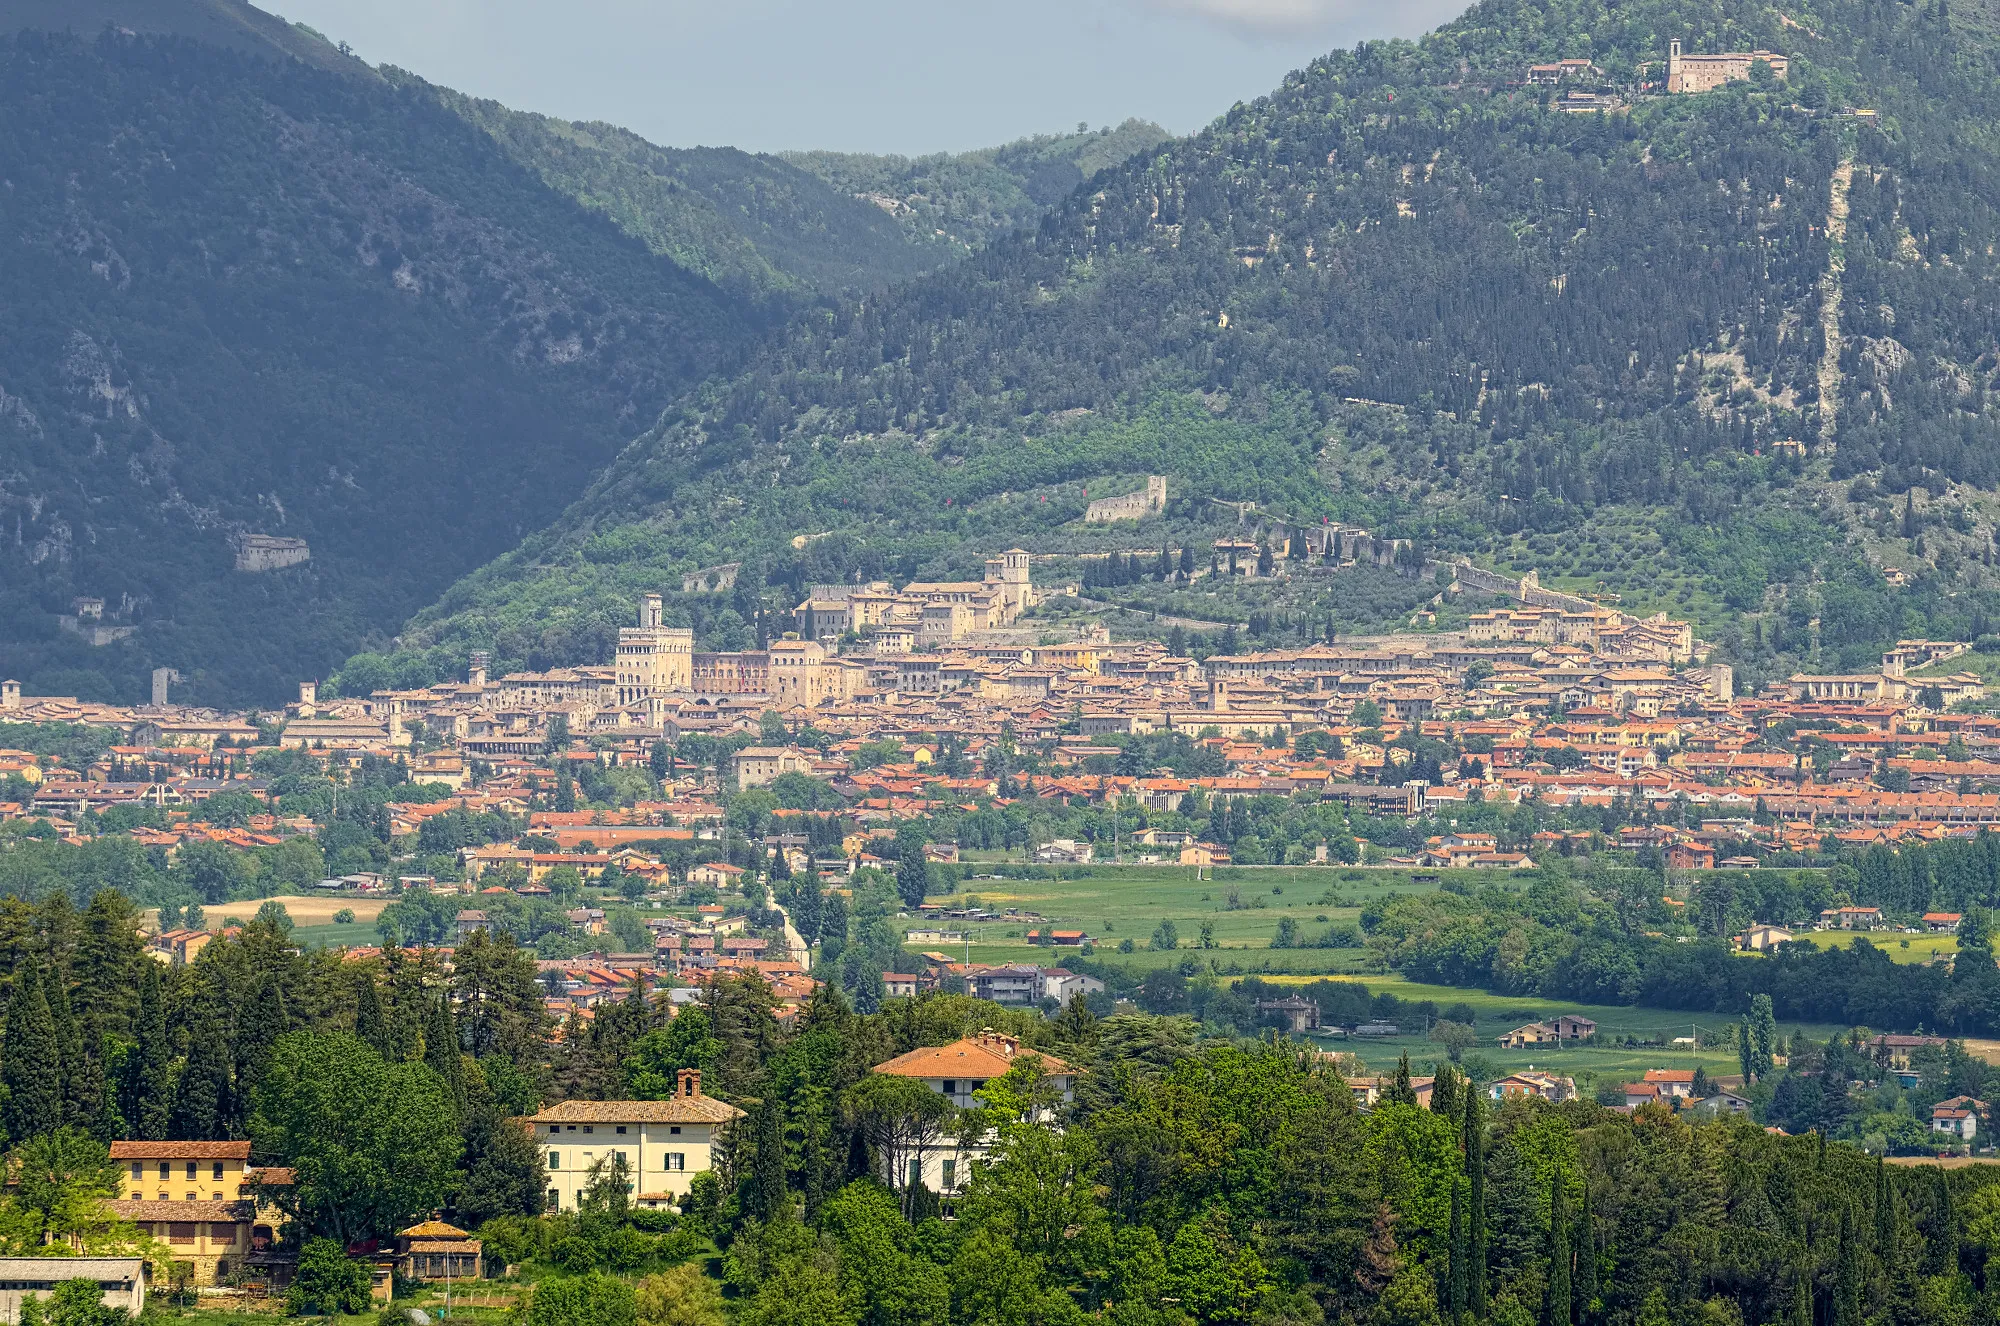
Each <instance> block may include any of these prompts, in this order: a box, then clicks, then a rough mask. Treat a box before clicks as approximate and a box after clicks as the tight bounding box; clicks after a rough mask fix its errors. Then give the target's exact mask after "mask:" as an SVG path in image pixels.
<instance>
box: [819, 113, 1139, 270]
mask: <svg viewBox="0 0 2000 1326" xmlns="http://www.w3.org/2000/svg"><path fill="white" fill-rule="evenodd" d="M1170 137H1171V135H1170V134H1168V133H1167V131H1166V130H1165V129H1162V128H1161V127H1160V126H1159V125H1157V124H1153V123H1150V122H1148V121H1146V120H1127V121H1125V123H1123V124H1121V125H1119V126H1118V127H1117V128H1116V129H1112V128H1109V127H1107V128H1103V129H1098V130H1095V131H1092V130H1088V129H1081V128H1079V129H1078V131H1077V132H1076V133H1073V134H1043V135H1040V136H1037V137H1033V138H1023V139H1020V140H1018V141H1016V142H1012V143H1008V144H1006V145H1004V146H1001V147H991V148H985V149H982V150H980V151H976V152H958V153H952V152H941V153H938V154H936V155H934V156H927V157H914V158H913V157H901V156H870V155H867V154H864V153H853V152H784V153H780V154H779V155H781V156H782V157H783V158H784V159H785V160H786V161H789V162H791V163H792V164H793V165H795V166H798V167H800V168H801V169H804V170H809V171H811V172H812V173H813V174H815V175H817V176H819V177H820V178H821V179H823V180H825V181H826V182H827V183H828V184H831V185H832V186H834V187H835V188H836V189H839V190H842V191H843V192H846V193H849V194H852V195H853V196H855V197H856V198H861V199H865V200H867V201H868V202H869V203H871V204H872V205H873V206H875V207H878V208H880V209H881V210H883V211H884V212H887V213H888V214H889V215H891V216H893V217H895V218H896V219H897V221H898V222H900V223H901V224H902V225H903V226H904V227H905V228H906V229H907V230H908V232H909V233H910V235H911V236H912V237H913V238H915V239H916V240H917V241H918V242H920V243H924V244H931V243H934V242H938V241H943V242H945V243H948V244H949V245H951V246H953V247H955V248H957V249H958V250H960V251H962V252H970V251H973V250H977V249H983V248H985V247H986V246H987V245H988V244H991V243H992V242H993V241H995V240H997V239H1001V238H1003V237H1005V236H1006V235H1009V234H1011V233H1013V232H1014V231H1016V230H1021V229H1024V228H1026V227H1028V226H1032V225H1033V224H1034V223H1035V222H1036V221H1037V220H1038V219H1039V218H1040V217H1041V214H1042V213H1043V212H1044V211H1046V210H1047V209H1048V208H1050V207H1053V206H1055V205H1056V204H1057V203H1059V202H1061V201H1062V200H1063V199H1064V198H1066V197H1068V196H1069V194H1070V193H1071V192H1072V191H1073V190H1074V189H1075V188H1076V186H1077V185H1079V184H1081V183H1083V182H1084V181H1085V180H1087V179H1089V178H1090V177H1091V176H1093V175H1095V174H1097V172H1098V171H1100V170H1103V169H1105V168H1106V167H1109V166H1115V165H1118V164H1119V163H1120V162H1122V161H1124V160H1125V159H1126V158H1127V157H1130V156H1133V155H1135V154H1137V153H1140V152H1149V151H1151V150H1152V149H1154V148H1156V147H1158V146H1159V145H1160V144H1162V143H1164V142H1166V141H1167V140H1168V138H1170Z"/></svg>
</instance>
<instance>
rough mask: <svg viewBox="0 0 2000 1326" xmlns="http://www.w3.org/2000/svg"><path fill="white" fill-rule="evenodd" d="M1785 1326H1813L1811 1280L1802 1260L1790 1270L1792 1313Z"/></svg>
mask: <svg viewBox="0 0 2000 1326" xmlns="http://www.w3.org/2000/svg"><path fill="white" fill-rule="evenodd" d="M1786 1326H1813V1291H1812V1278H1811V1277H1810V1276H1808V1275H1807V1274H1806V1264H1805V1262H1804V1261H1803V1260H1801V1261H1800V1262H1799V1263H1798V1265H1796V1266H1795V1267H1793V1268H1792V1311H1791V1315H1790V1317H1789V1318H1787V1320H1786Z"/></svg>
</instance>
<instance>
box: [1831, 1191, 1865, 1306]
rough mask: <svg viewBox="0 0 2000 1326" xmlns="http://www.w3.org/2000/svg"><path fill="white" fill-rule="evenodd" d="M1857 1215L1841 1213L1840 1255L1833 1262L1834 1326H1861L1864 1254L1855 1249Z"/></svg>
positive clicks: (1847, 1212)
mask: <svg viewBox="0 0 2000 1326" xmlns="http://www.w3.org/2000/svg"><path fill="white" fill-rule="evenodd" d="M1854 1243H1855V1239H1854V1213H1853V1212H1852V1211H1842V1212H1841V1213H1840V1252H1839V1255H1838V1257H1837V1259H1836V1260H1835V1262H1834V1290H1833V1326H1861V1253H1860V1251H1859V1250H1858V1249H1857V1248H1856V1247H1855V1246H1854Z"/></svg>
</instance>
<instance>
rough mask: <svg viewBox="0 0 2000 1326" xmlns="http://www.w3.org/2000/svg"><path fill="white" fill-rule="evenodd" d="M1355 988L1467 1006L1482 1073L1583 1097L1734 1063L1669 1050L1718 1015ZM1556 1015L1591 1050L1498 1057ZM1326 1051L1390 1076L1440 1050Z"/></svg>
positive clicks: (1377, 1043) (1712, 1028)
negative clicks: (1565, 1088)
mask: <svg viewBox="0 0 2000 1326" xmlns="http://www.w3.org/2000/svg"><path fill="white" fill-rule="evenodd" d="M1265 979H1267V980H1272V981H1273V983H1274V984H1303V983H1304V982H1305V981H1306V980H1309V979H1312V978H1310V977H1292V978H1289V979H1288V978H1285V977H1277V978H1271V977H1266V978H1265ZM1360 983H1361V984H1363V985H1365V986H1367V987H1368V989H1369V992H1370V993H1372V994H1385V993H1386V994H1393V995H1395V996H1396V997H1397V998H1398V999H1403V1000H1406V1001H1409V1002H1412V1003H1420V1002H1422V1001H1424V1000H1426V999H1428V1000H1431V1001H1433V1002H1435V1003H1436V1004H1438V1005H1439V1006H1440V1007H1444V1006H1447V1005H1450V1004H1469V1005H1471V1006H1472V1008H1473V1009H1474V1010H1475V1011H1476V1012H1477V1013H1478V1014H1479V1017H1478V1020H1477V1022H1475V1023H1474V1027H1475V1029H1476V1030H1477V1031H1478V1032H1479V1036H1480V1039H1481V1040H1482V1041H1483V1042H1485V1043H1484V1044H1483V1045H1481V1046H1480V1047H1479V1048H1478V1049H1477V1050H1475V1051H1471V1052H1470V1053H1471V1054H1476V1055H1478V1056H1479V1058H1480V1059H1482V1060H1484V1061H1485V1064H1486V1066H1488V1067H1490V1068H1492V1069H1494V1070H1497V1072H1499V1073H1503V1074H1504V1073H1512V1072H1518V1071H1519V1070H1521V1069H1523V1068H1527V1067H1529V1066H1531V1065H1532V1066H1533V1067H1535V1068H1542V1069H1548V1070H1551V1071H1554V1072H1559V1073H1563V1074H1565V1075H1567V1076H1570V1077H1574V1078H1575V1079H1576V1081H1577V1086H1578V1089H1579V1090H1582V1091H1585V1092H1586V1093H1587V1092H1589V1091H1590V1090H1592V1089H1593V1088H1594V1085H1595V1084H1597V1083H1600V1082H1605V1081H1611V1082H1629V1081H1634V1080H1636V1079H1638V1078H1640V1077H1642V1076H1644V1074H1645V1071H1646V1070H1647V1069H1648V1068H1682V1069H1686V1068H1693V1067H1695V1066H1696V1065H1697V1064H1699V1065H1701V1066H1702V1067H1704V1068H1706V1069H1707V1070H1708V1072H1709V1073H1710V1074H1711V1075H1715V1076H1722V1075H1729V1074H1734V1073H1736V1072H1737V1062H1736V1055H1735V1053H1734V1051H1732V1050H1729V1049H1726V1048H1717V1047H1709V1048H1706V1049H1703V1050H1700V1051H1695V1050H1691V1049H1689V1048H1687V1047H1686V1046H1681V1047H1678V1048H1677V1047H1675V1046H1674V1045H1673V1040H1674V1038H1675V1037H1678V1036H1692V1035H1696V1034H1697V1032H1699V1033H1709V1034H1712V1033H1715V1032H1719V1031H1721V1030H1722V1028H1724V1027H1725V1026H1727V1025H1728V1024H1729V1023H1730V1022H1731V1021H1733V1020H1734V1019H1731V1018H1729V1017H1726V1016H1724V1015H1722V1014H1719V1013H1685V1012H1681V1011H1679V1010H1674V1009H1660V1008H1628V1007H1624V1006H1622V1005H1602V1004H1570V1003H1562V1002H1559V1001H1556V1000H1549V999H1536V998H1532V997H1525V996H1520V995H1498V994H1492V993H1489V992H1487V991H1484V990H1461V989H1459V988H1457V987H1456V986H1449V985H1423V984H1419V983H1418V982H1416V981H1409V980H1405V979H1403V978H1402V977H1401V976H1395V975H1388V976H1369V977H1366V978H1365V979H1362V980H1361V982H1360ZM1560 1013H1574V1014H1577V1015H1579V1016H1582V1017H1587V1018H1590V1019H1591V1020H1592V1021H1594V1022H1596V1023H1597V1039H1598V1042H1599V1043H1598V1044H1596V1045H1585V1046H1564V1047H1561V1048H1558V1047H1555V1046H1536V1047H1535V1048H1534V1049H1531V1050H1503V1049H1501V1048H1500V1046H1499V1044H1498V1038H1499V1037H1500V1036H1501V1035H1503V1034H1504V1033H1506V1032H1509V1031H1512V1030H1513V1029H1514V1028H1516V1027H1518V1026H1521V1025H1522V1024H1523V1023H1527V1022H1538V1021H1543V1020H1546V1019H1548V1018H1551V1017H1554V1016H1556V1015H1557V1014H1560ZM1779 1030H1780V1031H1781V1032H1782V1033H1784V1034H1785V1035H1788V1036H1789V1035H1792V1034H1794V1033H1797V1032H1804V1033H1805V1034H1807V1035H1809V1036H1812V1037H1814V1038H1815V1039H1820V1040H1824V1039H1825V1038H1826V1037H1828V1036H1831V1035H1833V1034H1834V1033H1835V1032H1838V1031H1844V1030H1845V1028H1843V1027H1835V1026H1830V1025H1827V1026H1822V1025H1819V1024H1815V1023H1790V1022H1787V1023H1783V1024H1781V1025H1780V1027H1779ZM1627 1036H1631V1037H1636V1038H1637V1039H1639V1040H1642V1041H1647V1040H1658V1041H1662V1042H1664V1044H1661V1045H1654V1046H1647V1045H1640V1046H1622V1045H1616V1044H1612V1043H1611V1042H1613V1041H1616V1040H1618V1039H1621V1038H1623V1037H1627ZM1317 1043H1318V1044H1319V1045H1320V1047H1321V1048H1323V1049H1328V1050H1345V1051H1347V1052H1349V1053H1351V1054H1354V1055H1356V1056H1358V1057H1359V1058H1360V1059H1361V1061H1362V1062H1363V1063H1365V1064H1366V1065H1367V1066H1368V1067H1369V1069H1371V1070H1372V1071H1377V1072H1386V1071H1388V1070H1390V1069H1393V1068H1394V1067H1395V1065H1396V1061H1397V1059H1398V1058H1399V1057H1401V1056H1402V1055H1404V1054H1408V1055H1409V1056H1410V1062H1411V1063H1412V1064H1413V1065H1416V1066H1418V1067H1420V1068H1423V1069H1424V1071H1426V1072H1428V1071H1429V1068H1428V1067H1427V1066H1428V1065H1429V1064H1431V1063H1433V1062H1434V1061H1436V1060H1438V1059H1441V1058H1443V1049H1442V1047H1440V1046H1438V1045H1436V1044H1435V1043H1433V1042H1432V1041H1431V1040H1430V1039H1429V1038H1428V1037H1426V1036H1423V1035H1411V1036H1385V1037H1382V1038H1380V1039H1369V1040H1359V1039H1355V1038H1351V1037H1350V1038H1339V1037H1327V1038H1323V1039H1320V1040H1319V1041H1318V1042H1317Z"/></svg>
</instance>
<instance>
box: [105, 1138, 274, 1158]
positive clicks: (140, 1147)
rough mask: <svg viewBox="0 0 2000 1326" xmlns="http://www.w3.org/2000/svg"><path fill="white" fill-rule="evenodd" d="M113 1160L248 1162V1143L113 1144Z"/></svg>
mask: <svg viewBox="0 0 2000 1326" xmlns="http://www.w3.org/2000/svg"><path fill="white" fill-rule="evenodd" d="M111 1158H112V1159H113V1160H248V1159H250V1144H249V1143H248V1142H113V1143H112V1144H111Z"/></svg>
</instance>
